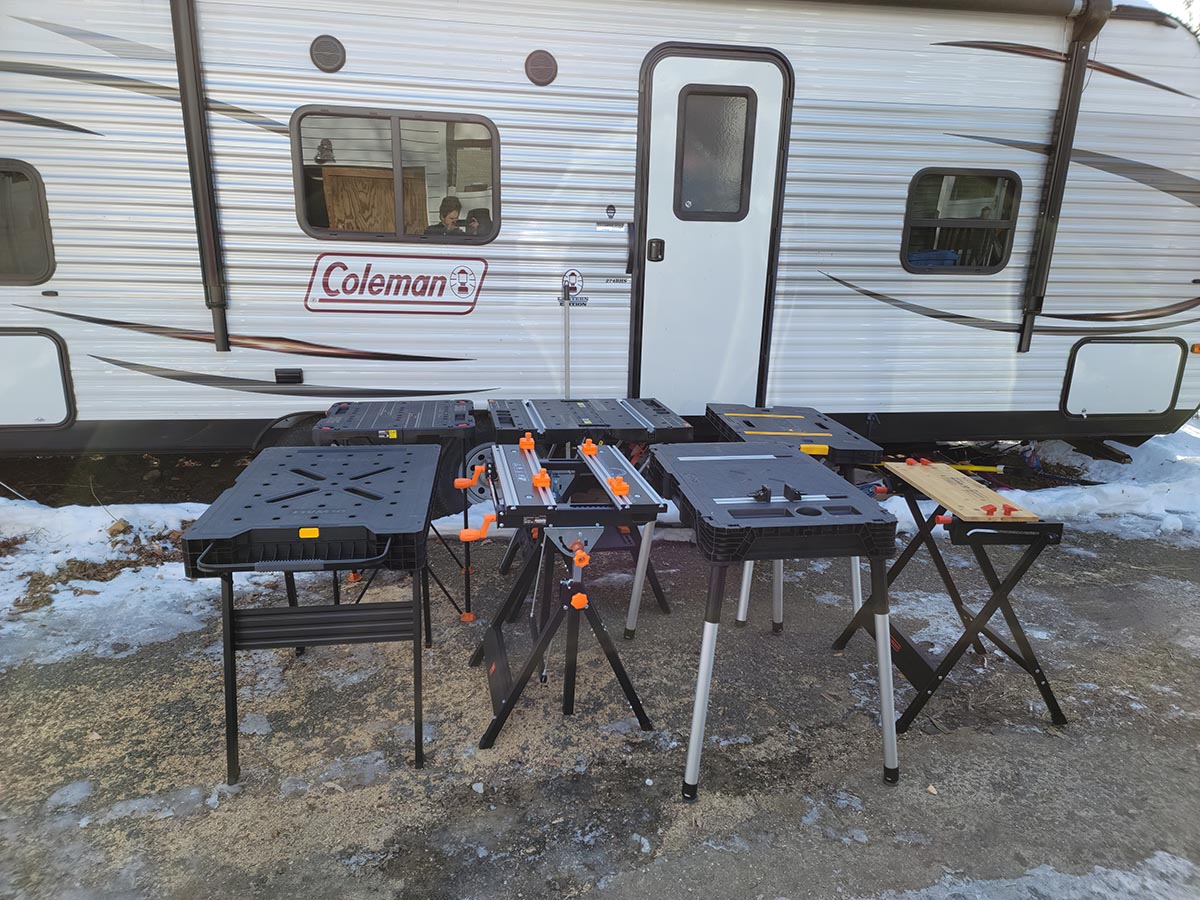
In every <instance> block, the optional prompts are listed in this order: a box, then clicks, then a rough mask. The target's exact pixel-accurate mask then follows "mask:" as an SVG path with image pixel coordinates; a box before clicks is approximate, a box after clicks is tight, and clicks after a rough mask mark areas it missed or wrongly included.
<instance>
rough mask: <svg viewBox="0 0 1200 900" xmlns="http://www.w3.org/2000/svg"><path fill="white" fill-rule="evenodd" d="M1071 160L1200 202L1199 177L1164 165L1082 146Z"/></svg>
mask: <svg viewBox="0 0 1200 900" xmlns="http://www.w3.org/2000/svg"><path fill="white" fill-rule="evenodd" d="M947 133H948V134H950V136H951V137H961V138H968V139H970V140H972V141H986V142H987V143H989V144H1000V145H1001V146H1004V147H1015V148H1016V149H1018V150H1028V151H1029V152H1030V153H1048V152H1049V148H1048V147H1047V146H1046V145H1045V144H1035V143H1033V142H1031V141H1014V140H1010V139H1009V138H997V137H984V136H983V135H979V134H954V133H952V132H947ZM1071 161H1072V162H1077V163H1079V164H1080V165H1084V166H1089V167H1090V168H1093V169H1099V170H1100V171H1101V172H1108V173H1109V174H1110V175H1116V176H1118V177H1120V178H1128V179H1129V180H1130V181H1136V182H1137V183H1138V184H1144V185H1145V186H1146V187H1149V188H1154V190H1156V191H1162V192H1163V193H1164V194H1170V195H1171V196H1172V197H1175V198H1176V199H1179V200H1182V201H1183V202H1184V203H1190V204H1192V206H1200V178H1192V177H1191V176H1190V175H1184V174H1182V173H1180V172H1174V171H1172V170H1171V169H1164V168H1162V167H1161V166H1154V165H1151V164H1150V163H1143V162H1138V161H1137V160H1134V159H1125V158H1124V157H1122V156H1109V155H1108V154H1107V153H1097V152H1096V151H1094V150H1080V149H1079V148H1076V149H1075V150H1073V151H1072V152H1071Z"/></svg>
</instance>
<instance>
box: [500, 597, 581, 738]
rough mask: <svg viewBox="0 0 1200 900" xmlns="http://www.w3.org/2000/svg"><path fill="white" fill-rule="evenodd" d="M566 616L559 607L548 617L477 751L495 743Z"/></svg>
mask: <svg viewBox="0 0 1200 900" xmlns="http://www.w3.org/2000/svg"><path fill="white" fill-rule="evenodd" d="M564 615H566V609H565V608H564V607H562V606H559V608H558V609H556V610H555V611H554V615H552V616H551V617H550V621H549V623H547V625H546V627H545V628H543V629H542V633H541V635H540V636H539V637H538V642H537V644H536V645H535V646H534V648H533V652H532V653H531V654H530V656H529V659H528V660H527V661H526V663H525V666H524V667H523V668H522V669H521V674H520V676H519V677H518V678H517V681H516V683H515V684H514V685H513V689H512V690H511V691H510V692H509V694H508V697H507V698H506V699H505V701H504V706H503V708H502V709H501V710H500V713H499V714H498V715H497V716H496V717H495V718H494V719H492V721H491V724H490V725H488V727H487V731H485V732H484V733H483V737H482V738H480V739H479V749H480V750H487V749H488V748H489V747H491V746H492V745H493V744H495V743H496V737H497V736H498V735H499V734H500V729H501V728H503V727H504V723H505V722H507V721H508V717H509V716H510V715H512V711H513V707H514V706H516V705H517V701H518V700H519V699H521V693H522V692H523V691H524V690H525V685H527V684H529V679H530V678H532V677H533V673H534V672H535V671H536V670H537V669H538V667H539V666H541V664H542V657H543V656H544V655H545V653H546V648H547V647H548V646H550V639H551V638H552V637H554V632H556V631H558V628H559V626H560V625H562V620H563V616H564Z"/></svg>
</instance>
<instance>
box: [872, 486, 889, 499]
mask: <svg viewBox="0 0 1200 900" xmlns="http://www.w3.org/2000/svg"><path fill="white" fill-rule="evenodd" d="M871 490H873V491H874V492H875V496H876V497H881V496H883V495H884V494H886V493H888V489H887V486H886V485H882V484H877V485H875V487H873V488H871Z"/></svg>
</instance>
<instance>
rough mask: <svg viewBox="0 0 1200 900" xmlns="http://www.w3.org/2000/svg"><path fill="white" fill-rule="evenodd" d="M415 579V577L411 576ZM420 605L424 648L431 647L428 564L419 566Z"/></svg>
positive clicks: (431, 613) (431, 623)
mask: <svg viewBox="0 0 1200 900" xmlns="http://www.w3.org/2000/svg"><path fill="white" fill-rule="evenodd" d="M413 577H414V578H415V577H416V576H415V575H414V576H413ZM421 605H422V607H424V613H425V646H426V647H432V646H433V609H432V608H431V607H432V605H431V604H430V602H429V564H428V563H426V564H425V565H423V566H421Z"/></svg>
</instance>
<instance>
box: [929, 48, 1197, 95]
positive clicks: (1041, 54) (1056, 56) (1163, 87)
mask: <svg viewBox="0 0 1200 900" xmlns="http://www.w3.org/2000/svg"><path fill="white" fill-rule="evenodd" d="M934 46H935V47H966V48H969V49H972V50H994V51H996V52H997V53H1015V54H1017V55H1018V56H1032V57H1036V58H1037V59H1049V60H1053V61H1055V62H1066V61H1067V54H1065V53H1062V52H1060V51H1058V50H1051V49H1050V48H1048V47H1035V46H1033V45H1032V44H1013V43H1010V42H1008V41H937V42H935V44H934ZM1087 67H1088V68H1089V69H1092V70H1093V71H1096V72H1103V73H1104V74H1105V75H1115V76H1116V77H1117V78H1124V79H1125V80H1126V81H1135V82H1137V83H1138V84H1144V85H1146V86H1147V87H1152V88H1158V89H1159V90H1160V91H1169V92H1170V93H1172V94H1178V95H1179V96H1181V97H1188V98H1190V99H1192V100H1200V97H1196V96H1195V95H1194V94H1189V93H1187V92H1186V91H1181V90H1179V89H1178V88H1173V87H1171V86H1170V85H1169V84H1163V83H1161V82H1158V81H1152V80H1151V79H1149V78H1143V77H1142V76H1141V75H1135V74H1133V73H1132V72H1127V71H1126V70H1125V69H1118V68H1117V67H1116V66H1110V65H1108V63H1102V62H1099V61H1097V60H1094V59H1089V60H1088V64H1087Z"/></svg>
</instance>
